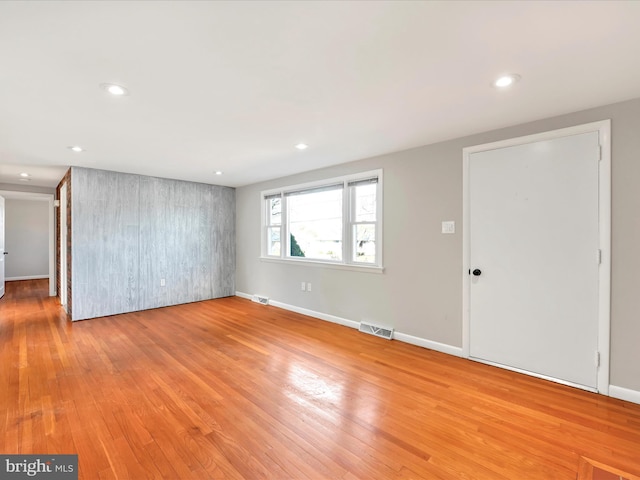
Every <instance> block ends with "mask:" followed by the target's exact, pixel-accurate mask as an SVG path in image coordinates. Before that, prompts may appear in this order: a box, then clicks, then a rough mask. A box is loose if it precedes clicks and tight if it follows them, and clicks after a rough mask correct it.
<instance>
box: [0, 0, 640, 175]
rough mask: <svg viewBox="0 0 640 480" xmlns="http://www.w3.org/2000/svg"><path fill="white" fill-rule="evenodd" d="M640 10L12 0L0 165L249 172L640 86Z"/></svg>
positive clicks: (578, 104)
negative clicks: (75, 148) (502, 77)
mask: <svg viewBox="0 0 640 480" xmlns="http://www.w3.org/2000/svg"><path fill="white" fill-rule="evenodd" d="M639 25H640V2H635V1H624V2H615V1H602V2H598V1H589V2H584V1H569V2H561V1H551V2H546V1H533V2H525V1H513V2H508V1H497V2H493V1H492V2H489V1H470V2H463V1H458V2H454V1H445V2H438V1H429V2H418V1H410V2H402V1H391V2H385V1H360V0H359V1H353V2H351V1H343V2H338V1H333V2H328V1H327V2H325V1H320V2H313V1H299V2H294V1H286V2H271V1H255V2H238V1H233V2H222V1H216V2H213V1H212V2H204V1H196V2H189V1H175V2H170V1H168V2H154V1H123V2H116V1H107V2H100V1H91V2H66V1H52V0H46V1H42V2H40V1H19V2H13V1H2V2H0V183H2V182H8V183H21V182H19V180H18V173H20V172H23V171H26V172H28V173H30V174H31V175H32V179H31V181H30V182H29V184H30V185H39V186H55V185H56V184H57V183H58V181H59V180H60V178H61V177H62V175H63V174H64V172H65V170H66V169H67V168H68V166H70V165H79V166H86V167H91V168H102V169H107V170H115V171H120V172H131V173H138V174H145V175H153V176H160V177H169V178H177V179H184V180H191V181H198V182H206V183H214V184H219V185H229V186H241V185H246V184H250V183H254V182H258V181H262V180H266V179H270V178H276V177H281V176H284V175H288V174H293V173H297V172H301V171H306V170H311V169H316V168H320V167H323V166H328V165H332V164H338V163H343V162H348V161H351V160H357V159H361V158H365V157H370V156H374V155H378V154H383V153H388V152H393V151H398V150H403V149H407V148H411V147H416V146H420V145H425V144H429V143H433V142H437V141H441V140H446V139H450V138H455V137H460V136H464V135H468V134H472V133H476V132H481V131H486V130H491V129H494V128H499V127H503V126H507V125H513V124H517V123H522V122H526V121H530V120H535V119H539V118H544V117H549V116H553V115H558V114H562V113H568V112H572V111H576V110H581V109H585V108H589V107H593V106H598V105H604V104H608V103H613V102H616V101H622V100H627V99H630V98H636V97H640V27H639ZM504 72H515V73H518V74H520V75H521V76H522V80H521V81H520V82H519V83H518V84H516V85H515V87H514V88H512V89H511V90H510V91H498V90H496V89H495V88H493V87H491V85H490V84H491V82H492V80H493V79H494V78H495V77H496V76H497V75H498V74H500V73H504ZM103 82H115V83H119V84H121V85H124V86H126V87H127V88H128V89H129V90H130V95H129V96H126V97H121V98H116V97H111V96H109V95H108V94H107V93H106V92H105V91H103V90H101V89H100V88H99V84H101V83H103ZM299 142H305V143H308V144H309V145H310V147H309V149H307V150H306V151H299V150H296V149H295V148H294V145H295V144H297V143H299ZM76 144H77V145H81V146H83V147H84V148H86V152H83V153H80V154H77V153H74V152H72V151H70V150H69V149H68V148H67V147H68V146H70V145H76ZM216 170H222V171H224V175H222V176H216V175H215V174H214V172H215V171H216Z"/></svg>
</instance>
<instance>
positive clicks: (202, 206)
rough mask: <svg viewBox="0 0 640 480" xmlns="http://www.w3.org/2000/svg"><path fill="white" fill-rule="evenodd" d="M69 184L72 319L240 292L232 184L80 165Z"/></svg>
mask: <svg viewBox="0 0 640 480" xmlns="http://www.w3.org/2000/svg"><path fill="white" fill-rule="evenodd" d="M71 185H72V188H71V192H72V204H71V205H72V213H71V215H72V233H71V235H72V241H71V242H72V243H71V245H72V258H73V264H72V265H73V267H72V268H73V271H72V286H73V297H72V298H73V310H72V311H73V320H82V319H86V318H94V317H98V316H104V315H113V314H117V313H124V312H131V311H136V310H142V309H148V308H157V307H163V306H167V305H175V304H179V303H187V302H194V301H198V300H204V299H210V298H218V297H223V296H230V295H233V294H234V293H235V276H234V270H235V191H234V190H233V189H231V188H226V187H217V186H213V185H204V184H198V183H190V182H183V181H178V180H166V179H160V178H152V177H144V176H139V175H130V174H122V173H116V172H108V171H104V170H92V169H86V168H76V167H73V168H72V171H71ZM161 279H164V280H165V286H161V284H160V283H161Z"/></svg>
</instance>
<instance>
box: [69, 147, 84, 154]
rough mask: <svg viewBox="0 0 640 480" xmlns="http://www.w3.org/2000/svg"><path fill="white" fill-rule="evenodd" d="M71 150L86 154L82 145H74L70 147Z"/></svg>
mask: <svg viewBox="0 0 640 480" xmlns="http://www.w3.org/2000/svg"><path fill="white" fill-rule="evenodd" d="M67 148H68V149H69V150H73V151H74V152H76V153H80V152H84V148H82V147H81V146H80V145H72V146H70V147H67Z"/></svg>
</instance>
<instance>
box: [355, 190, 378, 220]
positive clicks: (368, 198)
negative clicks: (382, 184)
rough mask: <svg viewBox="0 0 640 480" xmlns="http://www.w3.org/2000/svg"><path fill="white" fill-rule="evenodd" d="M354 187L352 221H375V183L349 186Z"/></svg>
mask: <svg viewBox="0 0 640 480" xmlns="http://www.w3.org/2000/svg"><path fill="white" fill-rule="evenodd" d="M351 188H353V189H354V191H355V193H354V197H355V218H354V222H375V221H376V191H377V185H376V184H375V183H373V184H368V185H358V186H355V187H351Z"/></svg>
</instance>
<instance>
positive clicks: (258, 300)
mask: <svg viewBox="0 0 640 480" xmlns="http://www.w3.org/2000/svg"><path fill="white" fill-rule="evenodd" d="M251 300H252V301H254V302H256V303H261V304H262V305H269V297H265V296H263V295H254V296H253V297H251Z"/></svg>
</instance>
